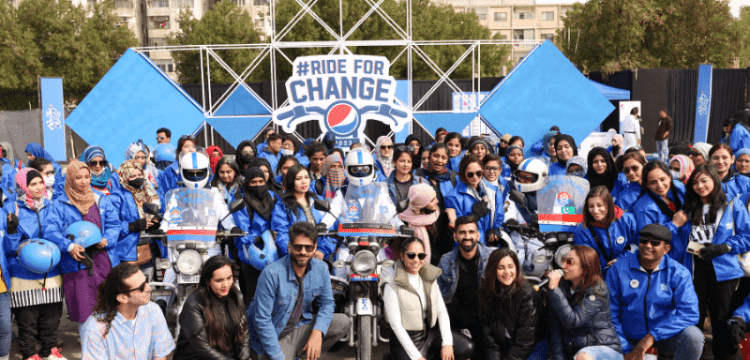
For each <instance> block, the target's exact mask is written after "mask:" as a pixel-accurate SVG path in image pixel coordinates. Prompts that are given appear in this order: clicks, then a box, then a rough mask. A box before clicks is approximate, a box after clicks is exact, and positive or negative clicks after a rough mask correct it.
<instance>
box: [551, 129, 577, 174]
mask: <svg viewBox="0 0 750 360" xmlns="http://www.w3.org/2000/svg"><path fill="white" fill-rule="evenodd" d="M560 141H567V142H568V144H570V147H571V148H572V149H573V156H578V147H577V146H576V141H575V140H573V137H572V136H570V135H568V134H558V135H557V136H555V156H556V157H557V162H558V163H560V165H566V162H565V161H562V160H560V155H559V154H557V144H559V143H560ZM568 160H570V159H568ZM566 169H567V166H566Z"/></svg>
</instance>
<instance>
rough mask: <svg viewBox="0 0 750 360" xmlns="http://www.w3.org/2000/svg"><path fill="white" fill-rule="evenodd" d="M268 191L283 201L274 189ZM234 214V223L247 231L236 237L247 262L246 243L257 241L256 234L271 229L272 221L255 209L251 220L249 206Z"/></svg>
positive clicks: (235, 241) (236, 242) (236, 241)
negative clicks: (243, 234)
mask: <svg viewBox="0 0 750 360" xmlns="http://www.w3.org/2000/svg"><path fill="white" fill-rule="evenodd" d="M268 193H269V194H271V196H273V198H274V200H275V201H276V203H277V204H278V203H279V202H280V201H281V199H279V197H278V196H277V195H276V193H274V192H273V191H271V190H268ZM232 216H233V217H234V223H235V224H236V225H237V227H238V228H240V229H241V230H242V231H247V235H245V236H243V237H238V238H235V239H234V245H235V246H236V247H237V253H238V255H239V257H240V260H242V261H243V262H245V259H247V258H248V254H246V253H245V245H250V244H251V243H252V242H254V241H255V237H256V236H260V235H261V234H263V232H264V231H266V230H270V229H271V222H270V221H266V219H264V218H263V217H262V216H260V215H258V213H257V212H255V211H253V219H252V221H251V220H250V215H249V214H248V212H247V206H245V207H243V208H242V210H240V211H238V212H236V213H234V214H232ZM273 216H274V213H273V212H272V213H271V220H273ZM287 231H289V230H287ZM287 235H288V233H287ZM318 241H320V239H318ZM287 251H288V247H287ZM321 252H322V251H321ZM248 264H249V263H248Z"/></svg>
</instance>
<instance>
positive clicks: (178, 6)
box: [172, 0, 193, 9]
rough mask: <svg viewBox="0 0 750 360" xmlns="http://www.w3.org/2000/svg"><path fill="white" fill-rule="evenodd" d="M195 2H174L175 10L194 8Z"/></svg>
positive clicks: (186, 0) (184, 0) (185, 0)
mask: <svg viewBox="0 0 750 360" xmlns="http://www.w3.org/2000/svg"><path fill="white" fill-rule="evenodd" d="M192 7H193V0H172V8H173V9H182V8H192Z"/></svg>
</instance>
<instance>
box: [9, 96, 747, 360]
mask: <svg viewBox="0 0 750 360" xmlns="http://www.w3.org/2000/svg"><path fill="white" fill-rule="evenodd" d="M746 112H748V114H750V110H746ZM748 114H746V115H748ZM659 115H660V117H659V130H658V133H657V134H656V135H655V140H656V141H658V150H659V151H658V153H657V154H656V155H648V154H646V153H645V151H644V150H643V148H641V147H640V142H641V138H642V135H643V134H642V130H641V129H640V127H639V125H638V122H639V121H640V120H639V119H638V109H637V108H636V109H634V110H633V111H631V117H630V118H629V119H627V120H626V122H625V124H624V127H623V135H624V136H622V135H619V134H618V135H615V136H613V137H612V145H611V146H609V147H607V148H605V147H595V148H592V149H589V151H588V155H587V158H583V157H581V156H579V155H578V153H579V150H580V149H579V148H578V146H577V145H576V141H575V140H574V138H573V137H571V136H569V135H567V134H565V133H564V132H562V131H561V129H560V128H558V127H553V128H552V129H550V131H549V132H548V133H547V134H545V136H544V137H543V139H541V140H539V141H537V142H535V143H534V144H532V145H531V146H529V147H528V148H530V151H528V152H525V151H524V149H525V148H526V146H525V142H524V139H523V138H521V137H519V136H512V135H510V134H505V135H504V136H502V137H501V138H500V139H499V142H498V143H497V144H495V143H494V142H493V141H491V140H490V139H489V138H487V137H480V136H477V137H471V138H466V137H464V136H462V135H461V134H460V133H457V132H448V131H446V130H445V129H443V128H440V129H438V131H437V132H436V133H435V134H434V142H433V143H431V144H423V143H422V141H421V139H419V138H418V137H416V136H414V135H410V136H409V137H407V138H406V140H405V141H404V143H394V141H393V139H391V138H390V137H386V136H381V137H380V138H378V139H377V141H376V142H375V143H374V149H372V150H371V149H370V148H369V146H368V145H367V144H366V143H357V144H353V145H352V146H351V148H350V149H349V151H348V152H345V151H343V150H342V149H339V148H336V139H335V136H334V135H333V133H327V134H325V135H324V136H323V137H322V138H321V140H320V141H315V140H314V139H307V140H305V141H302V142H300V141H298V139H297V138H295V137H293V136H283V135H281V134H278V133H276V132H275V131H274V130H273V129H272V128H269V129H266V130H264V132H263V133H262V134H261V135H260V137H262V138H263V140H262V142H260V143H259V144H258V145H257V146H256V145H255V144H254V143H253V142H251V141H243V142H241V143H240V144H239V146H238V147H237V148H236V152H235V153H234V154H233V156H229V155H226V154H224V152H223V151H222V149H221V148H219V147H217V146H210V147H208V148H207V149H205V150H203V149H200V148H199V147H198V142H197V140H196V139H195V138H193V137H191V136H189V135H185V136H182V137H180V138H179V140H178V141H177V147H176V148H175V147H174V146H172V145H171V143H170V142H171V136H172V134H171V132H170V131H169V129H166V128H161V129H159V130H158V131H157V137H156V140H157V144H156V145H154V146H148V145H146V144H145V143H144V142H143V141H141V140H138V141H136V142H133V143H132V144H130V145H129V146H128V147H127V148H126V149H125V161H124V162H123V163H122V164H119V166H117V167H116V166H115V164H112V163H111V162H110V161H108V160H107V156H106V155H105V153H104V151H103V149H102V148H101V147H100V146H97V145H91V146H89V147H87V148H86V149H85V151H84V152H83V153H82V154H81V156H80V158H79V159H76V160H72V161H70V162H69V164H68V165H67V168H66V169H65V170H64V171H63V169H62V167H61V166H60V165H59V164H58V163H57V162H56V161H54V159H53V158H52V157H51V156H50V154H48V153H47V152H46V151H45V150H44V148H43V147H42V146H40V145H39V144H36V143H31V144H28V146H27V147H26V148H25V152H26V155H27V157H28V159H29V162H28V163H27V164H24V163H22V162H21V161H20V160H19V159H18V158H17V155H16V154H15V153H14V151H13V148H12V146H11V145H10V144H9V143H0V147H1V148H2V158H1V159H0V160H1V161H2V177H0V189H2V194H3V196H2V201H3V203H2V209H3V211H4V213H3V214H0V215H1V216H0V236H2V237H3V249H4V252H5V256H0V269H1V270H2V275H3V276H2V277H0V278H1V279H2V282H1V283H0V359H7V358H8V355H9V348H10V343H11V338H12V335H11V323H12V318H15V321H16V323H17V325H18V334H17V339H18V343H19V348H20V352H21V356H22V358H23V359H31V360H39V359H55V360H59V359H64V357H63V355H62V353H61V352H60V344H59V342H58V337H57V332H58V327H59V324H60V319H61V317H62V314H63V300H64V302H65V304H66V306H67V312H68V314H69V315H70V318H71V320H72V321H73V322H75V323H77V324H78V326H79V330H80V334H81V343H82V355H83V358H84V359H97V360H99V359H120V358H129V359H164V358H166V357H167V356H168V355H169V354H171V353H173V359H176V360H184V359H241V360H245V359H248V358H252V359H293V358H296V357H300V356H301V357H303V358H308V359H316V358H318V357H321V356H322V355H321V354H323V353H325V352H326V351H327V350H328V349H329V348H330V347H331V346H333V345H334V344H335V343H336V342H337V341H338V340H339V339H340V338H341V337H342V336H344V335H345V334H347V333H348V331H349V328H350V320H349V318H348V317H347V316H345V315H343V314H340V313H336V312H335V311H334V309H335V301H334V298H333V295H332V289H331V278H330V276H331V271H330V270H329V265H327V264H326V261H332V260H335V259H336V258H337V257H340V256H342V255H341V254H340V253H338V252H337V251H338V250H339V249H338V247H339V245H340V244H339V243H337V241H336V240H335V239H333V238H329V237H324V236H319V235H318V233H319V232H320V230H321V229H328V228H332V227H333V226H334V223H335V222H336V221H337V219H336V218H335V217H331V213H326V212H324V211H321V210H319V209H316V207H315V206H313V203H314V202H315V200H317V199H323V200H327V201H328V202H330V203H331V204H332V205H333V206H332V208H333V210H332V211H333V214H336V215H338V214H339V213H340V212H341V211H340V209H339V210H336V207H337V206H338V207H340V204H341V203H342V200H341V199H342V197H344V196H346V194H347V190H350V189H351V188H354V187H357V186H367V185H369V184H380V185H378V186H382V187H383V188H384V189H385V190H386V191H387V195H388V196H387V197H388V198H390V202H391V203H392V204H401V203H404V200H408V207H407V208H406V209H405V210H404V211H403V212H401V213H400V214H398V215H397V218H395V219H394V222H396V223H400V224H406V225H408V226H410V227H411V228H412V229H413V230H414V236H413V237H411V238H408V239H405V240H394V241H393V242H390V243H388V244H387V246H385V248H384V249H382V253H381V254H380V256H382V257H383V258H387V259H390V260H393V261H394V262H395V265H394V267H393V269H392V270H391V271H389V272H388V273H387V276H384V277H383V279H382V281H383V282H384V287H383V292H382V298H383V305H384V315H385V323H384V324H387V327H388V328H390V342H389V354H388V356H390V358H392V359H399V360H400V359H430V358H440V359H444V360H452V359H468V358H472V359H526V358H528V357H529V356H530V355H532V354H537V355H539V354H543V355H541V356H542V357H549V358H552V359H561V360H562V359H576V360H579V359H627V360H631V359H643V358H644V355H645V354H646V352H647V351H648V350H649V349H651V348H654V349H657V350H658V352H659V353H660V354H666V355H671V356H674V358H675V359H696V360H697V359H700V358H701V357H702V356H703V357H710V356H713V358H715V359H717V360H718V359H731V358H734V357H735V356H737V349H738V347H739V344H740V342H741V341H742V340H744V339H745V330H746V328H745V326H746V322H747V321H748V320H749V319H750V298H749V297H748V295H749V294H750V281H746V277H747V276H748V275H750V253H748V252H749V251H750V215H748V205H749V204H750V132H749V131H748V129H747V128H746V126H748V124H747V118H748V117H747V116H745V117H743V116H742V114H740V115H738V116H736V117H735V118H733V119H729V120H727V121H726V122H725V126H724V132H725V135H724V136H723V137H722V141H721V142H720V143H717V144H714V145H711V144H707V143H695V144H690V145H676V146H672V147H668V144H667V140H666V139H668V138H669V134H670V133H671V131H672V127H673V123H672V120H671V119H669V117H668V116H667V114H666V111H665V110H662V111H661V112H660V114H659ZM667 149H668V150H667ZM191 154H194V155H191ZM198 154H200V155H198ZM197 156H203V157H205V162H201V161H197V159H198V157H197ZM183 160H184V161H183ZM201 164H205V165H201ZM556 175H565V176H572V177H579V178H581V179H585V181H587V182H588V183H589V185H590V191H589V193H588V194H587V196H586V198H585V204H584V206H583V222H582V223H581V224H580V226H578V227H577V228H576V230H575V232H574V234H573V239H574V246H573V247H572V250H571V251H570V252H569V253H568V254H567V256H566V257H565V259H564V261H563V265H562V269H561V270H560V271H553V272H550V273H549V274H548V275H547V278H548V281H549V283H548V285H547V288H546V290H545V291H540V292H537V291H535V289H534V288H533V287H532V285H534V284H533V283H532V282H531V281H529V280H528V279H527V278H526V277H525V276H524V271H525V268H526V267H527V264H528V263H529V262H530V261H532V260H533V259H532V257H533V254H534V252H535V251H536V250H537V249H539V248H541V247H543V240H544V239H538V238H531V239H529V238H528V236H521V234H519V233H518V232H517V231H516V230H514V229H517V227H513V226H509V225H510V224H514V225H518V224H531V223H532V218H533V216H534V215H535V214H536V213H537V211H538V210H537V209H538V208H539V207H538V204H537V201H536V196H535V195H536V192H537V191H539V190H540V189H542V187H543V186H544V185H545V182H546V181H547V178H548V177H549V176H556ZM180 187H189V188H207V189H210V190H211V191H215V192H216V193H218V194H220V196H221V198H222V199H223V200H224V202H223V203H222V204H215V205H214V207H219V209H215V210H216V211H217V212H218V213H221V214H229V210H228V206H229V205H228V204H230V203H231V202H232V201H233V200H236V199H242V200H243V201H244V204H243V207H242V209H240V210H239V211H235V212H234V213H232V216H230V217H229V218H228V219H227V221H225V222H222V224H221V226H223V228H224V229H225V230H227V231H229V232H231V233H234V234H237V236H236V238H235V240H234V244H233V245H234V246H231V249H230V251H229V252H228V253H226V254H217V255H215V256H212V257H210V258H209V260H208V261H206V262H205V263H204V264H203V267H202V269H201V272H200V280H199V284H198V286H197V289H196V290H195V291H193V292H192V294H190V296H189V297H188V299H187V300H186V302H185V305H184V307H183V309H182V312H181V313H180V315H179V319H178V321H179V323H180V326H181V331H180V334H179V336H178V337H177V339H176V340H175V339H173V338H172V335H171V334H170V331H169V329H168V327H167V323H166V320H165V317H164V314H163V312H162V309H161V308H160V307H159V306H157V305H156V304H154V303H153V302H150V292H151V287H150V286H149V281H150V280H152V279H153V278H154V275H155V273H154V272H155V269H154V262H155V259H156V258H159V257H167V256H168V254H167V253H166V249H164V248H160V247H159V246H158V245H156V244H154V243H153V242H151V241H150V240H149V239H148V238H146V237H143V238H142V236H141V235H142V234H144V233H162V232H163V230H164V221H166V220H161V219H160V217H159V216H156V215H154V214H153V213H149V212H147V211H145V208H146V207H147V205H148V204H151V206H154V207H155V208H157V209H160V210H161V212H162V213H163V212H164V209H165V204H166V203H167V202H168V201H169V199H168V198H167V196H168V194H170V190H173V189H178V188H180ZM511 189H514V190H516V191H519V192H521V193H524V194H525V195H526V196H524V197H523V198H522V199H521V201H522V202H520V203H517V202H516V201H514V200H517V199H511V196H510V191H511ZM337 204H338V205H337ZM82 221H83V222H87V223H90V224H93V225H89V226H93V228H91V229H93V230H92V231H91V232H92V233H96V236H95V238H94V239H89V240H88V241H87V242H86V243H85V244H82V243H80V242H78V241H74V240H75V239H74V238H75V235H71V228H72V227H73V226H79V225H76V224H80V222H82ZM268 230H270V231H271V232H272V233H273V234H274V236H275V245H276V246H277V247H278V253H279V256H280V259H279V260H277V261H276V262H273V263H272V264H270V265H268V266H266V267H265V268H257V267H256V266H254V265H253V264H252V263H251V262H248V261H246V259H248V258H250V257H251V256H252V255H251V254H249V253H247V251H248V246H255V245H257V241H258V240H257V239H259V238H260V237H261V235H262V234H263V233H265V232H267V231H268ZM245 234H246V235H245ZM38 239H42V240H38ZM26 246H29V248H30V249H31V248H32V247H34V246H36V247H35V248H34V249H43V250H45V251H41V250H40V251H33V252H30V251H26V252H24V251H22V250H23V249H24V247H26ZM45 247H46V248H45ZM50 248H51V249H50ZM47 250H49V251H47ZM55 252H57V253H58V254H59V261H56V260H55V259H54V255H50V256H51V257H45V256H47V255H39V254H48V253H49V254H54V253H55ZM27 254H36V255H33V256H32V255H27ZM50 262H51V263H52V264H53V265H52V266H50V265H49V264H50ZM235 270H238V271H235ZM384 274H385V272H384ZM235 277H236V278H235ZM707 317H710V324H711V332H712V334H713V346H712V348H711V350H712V351H711V354H704V351H703V345H704V337H703V333H702V330H703V329H704V325H705V323H706V318H707Z"/></svg>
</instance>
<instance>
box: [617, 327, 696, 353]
mask: <svg viewBox="0 0 750 360" xmlns="http://www.w3.org/2000/svg"><path fill="white" fill-rule="evenodd" d="M704 340H705V339H704V338H703V333H702V332H701V331H700V330H698V328H697V327H695V326H690V327H687V328H685V330H682V332H680V333H679V334H677V335H675V336H672V337H671V338H669V339H664V340H659V341H657V342H655V343H654V345H653V346H654V347H655V348H656V349H657V350H658V352H659V355H667V356H672V357H674V358H675V359H680V360H699V359H700V358H701V354H703V341H704ZM630 344H631V345H632V346H633V347H635V346H636V345H638V342H637V341H635V342H632V341H631V342H630Z"/></svg>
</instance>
